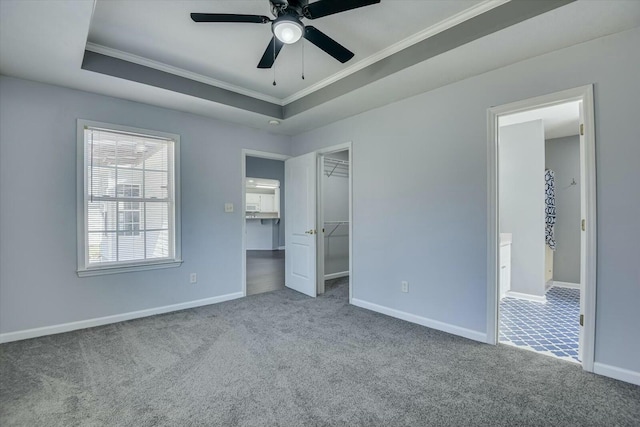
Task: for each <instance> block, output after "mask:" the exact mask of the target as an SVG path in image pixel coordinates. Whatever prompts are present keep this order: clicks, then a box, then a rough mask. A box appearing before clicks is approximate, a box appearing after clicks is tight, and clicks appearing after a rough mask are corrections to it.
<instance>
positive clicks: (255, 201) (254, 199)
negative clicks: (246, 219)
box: [245, 193, 260, 212]
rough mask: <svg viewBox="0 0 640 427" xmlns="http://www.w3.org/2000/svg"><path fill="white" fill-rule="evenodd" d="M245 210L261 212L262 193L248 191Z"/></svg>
mask: <svg viewBox="0 0 640 427" xmlns="http://www.w3.org/2000/svg"><path fill="white" fill-rule="evenodd" d="M245 210H246V211H247V212H260V194H255V193H247V201H246V208H245Z"/></svg>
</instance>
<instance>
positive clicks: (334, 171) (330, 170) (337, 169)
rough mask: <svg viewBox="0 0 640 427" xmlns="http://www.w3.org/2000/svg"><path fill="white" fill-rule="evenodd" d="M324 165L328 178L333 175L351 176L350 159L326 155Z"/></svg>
mask: <svg viewBox="0 0 640 427" xmlns="http://www.w3.org/2000/svg"><path fill="white" fill-rule="evenodd" d="M324 166H325V167H324V173H325V174H326V175H327V178H329V177H331V176H332V175H335V176H341V177H348V176H349V161H348V160H338V159H332V158H330V157H325V159H324Z"/></svg>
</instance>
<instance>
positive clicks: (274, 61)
mask: <svg viewBox="0 0 640 427" xmlns="http://www.w3.org/2000/svg"><path fill="white" fill-rule="evenodd" d="M273 85H274V86H276V38H275V36H274V37H273Z"/></svg>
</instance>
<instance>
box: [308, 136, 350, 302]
mask: <svg viewBox="0 0 640 427" xmlns="http://www.w3.org/2000/svg"><path fill="white" fill-rule="evenodd" d="M339 151H347V152H348V153H349V157H348V159H349V178H348V184H347V185H348V186H349V216H348V218H347V220H348V221H349V304H351V300H352V299H353V144H352V142H351V141H347V142H344V143H342V144H337V145H332V146H330V147H325V148H321V149H319V150H316V154H317V156H318V162H317V175H318V178H317V191H316V195H317V202H316V210H317V213H316V221H317V224H316V230H318V231H321V230H322V229H323V227H324V198H323V193H322V190H323V188H322V176H323V174H324V168H323V166H324V165H323V157H324V155H325V154H331V153H336V152H339ZM317 235H318V239H317V242H316V247H317V250H316V276H317V277H316V289H317V292H318V293H320V290H322V291H323V292H324V276H325V274H324V233H323V234H322V238H320V232H318V234H317Z"/></svg>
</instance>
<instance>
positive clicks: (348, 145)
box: [316, 141, 354, 304]
mask: <svg viewBox="0 0 640 427" xmlns="http://www.w3.org/2000/svg"><path fill="white" fill-rule="evenodd" d="M345 150H346V151H347V152H348V153H349V178H348V179H349V184H348V185H349V271H348V275H349V276H350V277H349V304H353V283H354V280H353V277H354V274H353V143H352V141H347V142H343V143H341V144H336V145H332V146H329V147H324V148H320V149H319V150H316V153H317V154H319V155H322V154H329V153H335V152H338V151H345ZM318 173H322V171H320V170H318ZM316 208H318V207H317V206H316ZM318 217H320V218H322V216H318V215H316V218H318ZM322 225H324V224H322ZM322 244H324V240H322ZM322 253H323V254H324V251H323V252H322Z"/></svg>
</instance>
